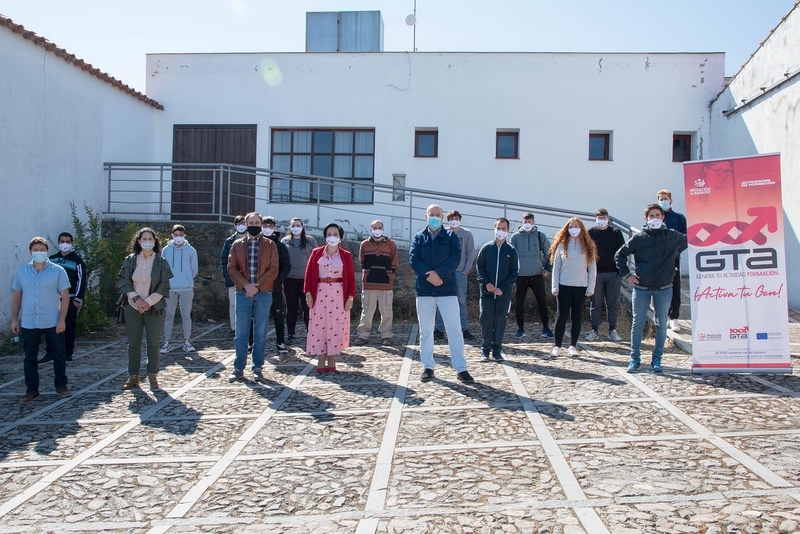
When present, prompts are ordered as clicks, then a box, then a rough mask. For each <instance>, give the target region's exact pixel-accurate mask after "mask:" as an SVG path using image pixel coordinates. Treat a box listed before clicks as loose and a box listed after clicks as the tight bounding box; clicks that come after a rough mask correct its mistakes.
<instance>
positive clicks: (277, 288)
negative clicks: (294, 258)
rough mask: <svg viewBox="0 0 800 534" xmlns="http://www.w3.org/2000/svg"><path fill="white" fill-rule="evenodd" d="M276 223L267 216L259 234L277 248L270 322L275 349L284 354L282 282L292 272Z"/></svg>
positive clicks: (287, 250) (284, 317) (287, 252)
mask: <svg viewBox="0 0 800 534" xmlns="http://www.w3.org/2000/svg"><path fill="white" fill-rule="evenodd" d="M277 222H278V221H276V220H275V217H271V216H269V215H267V216H266V217H264V218H263V219H262V221H261V233H262V234H264V236H265V237H266V238H267V239H271V240H272V241H273V242H274V243H275V246H276V247H278V278H276V279H275V282H274V283H273V285H272V311H271V312H270V315H272V320H273V321H274V322H275V340H276V342H277V349H278V353H279V354H286V353H287V352H289V349H287V348H286V343H285V342H284V341H285V338H284V335H285V329H284V326H285V324H286V312H285V311H284V307H283V282H284V281H285V280H286V277H287V276H289V271H291V270H292V263H291V260H290V259H289V249H287V248H286V245H284V244H283V243H281V235H280V233H278V232H276V231H275V225H276V224H277Z"/></svg>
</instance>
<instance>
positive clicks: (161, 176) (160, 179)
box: [158, 164, 164, 215]
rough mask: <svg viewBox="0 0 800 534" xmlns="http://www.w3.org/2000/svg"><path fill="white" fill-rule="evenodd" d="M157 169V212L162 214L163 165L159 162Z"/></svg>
mask: <svg viewBox="0 0 800 534" xmlns="http://www.w3.org/2000/svg"><path fill="white" fill-rule="evenodd" d="M158 169H159V173H158V214H159V215H164V165H163V164H161V165H160V166H159V167H158Z"/></svg>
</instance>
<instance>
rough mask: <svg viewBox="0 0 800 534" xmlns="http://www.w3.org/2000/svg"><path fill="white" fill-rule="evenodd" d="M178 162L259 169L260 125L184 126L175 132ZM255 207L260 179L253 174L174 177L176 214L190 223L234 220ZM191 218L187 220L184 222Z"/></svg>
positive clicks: (181, 172) (182, 173) (207, 173)
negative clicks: (258, 134) (256, 187)
mask: <svg viewBox="0 0 800 534" xmlns="http://www.w3.org/2000/svg"><path fill="white" fill-rule="evenodd" d="M172 162H173V163H227V164H230V165H243V166H246V167H255V166H256V126H255V125H225V126H219V125H210V126H206V125H202V126H199V125H178V124H176V125H175V126H174V129H173V144H172ZM254 208H255V175H254V174H253V173H248V172H227V171H223V172H220V170H219V167H217V168H216V170H214V171H212V170H208V169H202V170H189V169H180V168H178V169H177V170H175V171H173V173H172V213H173V216H175V215H178V217H175V218H176V219H179V218H181V217H180V215H191V217H189V218H187V219H192V220H212V219H216V218H218V216H219V214H220V213H221V214H222V215H223V219H224V220H232V219H233V217H235V216H236V215H238V214H242V215H243V214H245V213H247V212H250V211H253V210H254ZM184 218H186V217H184Z"/></svg>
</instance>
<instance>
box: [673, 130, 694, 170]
mask: <svg viewBox="0 0 800 534" xmlns="http://www.w3.org/2000/svg"><path fill="white" fill-rule="evenodd" d="M679 140H684V141H686V151H685V153H684V155H685V156H686V159H675V141H679ZM684 161H692V136H691V134H672V162H673V163H683V162H684Z"/></svg>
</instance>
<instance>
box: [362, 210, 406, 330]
mask: <svg viewBox="0 0 800 534" xmlns="http://www.w3.org/2000/svg"><path fill="white" fill-rule="evenodd" d="M370 233H371V234H372V235H371V236H370V237H369V239H365V240H364V241H362V242H361V248H360V249H359V253H358V255H359V256H360V259H361V268H362V270H363V276H362V279H361V288H362V292H361V322H360V323H359V325H358V328H357V329H356V331H357V332H358V337H357V338H356V341H355V344H356V345H366V344H367V341H368V339H369V331H370V330H371V329H372V318H373V317H374V316H375V308H376V307H378V308H379V309H380V312H381V324H380V326H379V327H378V333H379V334H380V335H381V342H382V343H383V344H384V345H391V344H392V317H393V315H392V300H393V295H394V294H393V293H392V283H393V281H394V271H395V270H397V245H396V244H395V242H394V241H392V240H391V239H389V237H387V236H385V235H384V234H383V222H382V221H379V220H378V221H372V224H371V225H370Z"/></svg>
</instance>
